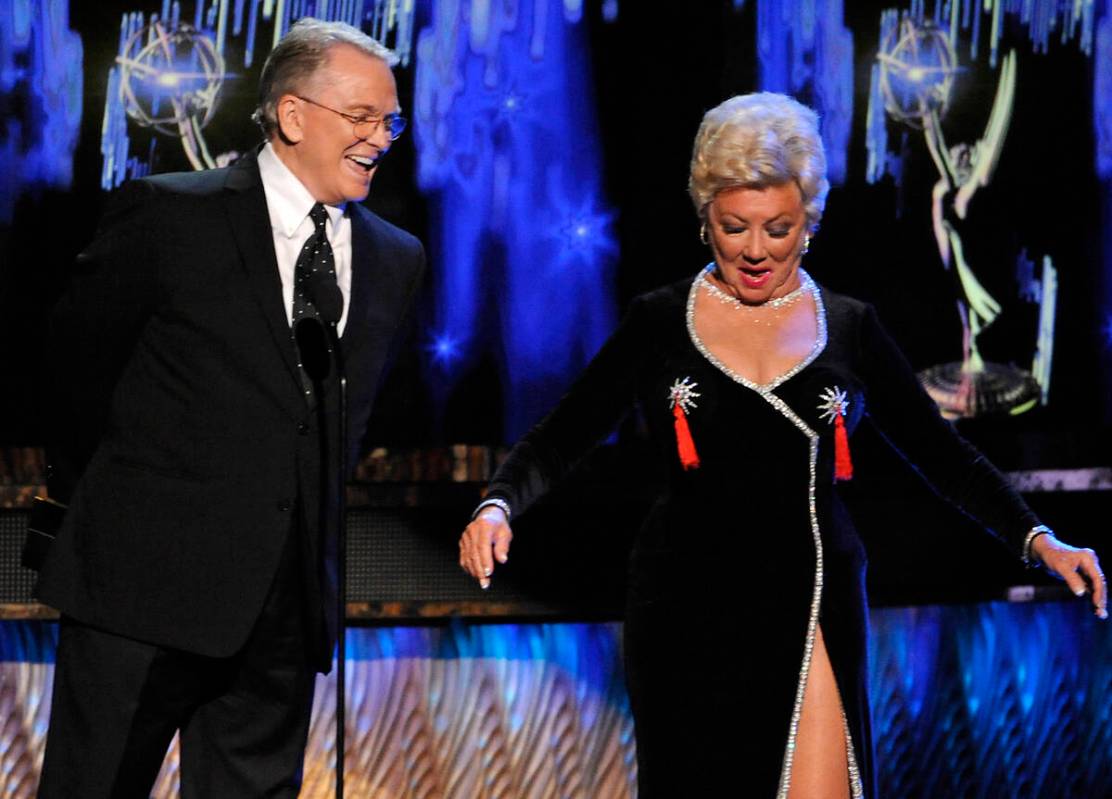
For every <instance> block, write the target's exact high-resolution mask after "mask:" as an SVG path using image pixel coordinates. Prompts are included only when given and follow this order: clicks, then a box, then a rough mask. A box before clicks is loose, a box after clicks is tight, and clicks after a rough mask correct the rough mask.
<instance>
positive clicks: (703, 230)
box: [699, 222, 710, 244]
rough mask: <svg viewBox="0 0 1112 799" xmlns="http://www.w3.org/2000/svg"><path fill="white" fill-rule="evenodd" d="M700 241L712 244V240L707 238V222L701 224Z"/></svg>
mask: <svg viewBox="0 0 1112 799" xmlns="http://www.w3.org/2000/svg"><path fill="white" fill-rule="evenodd" d="M699 241H701V242H703V244H710V241H708V240H707V223H706V222H703V224H701V225H700V226H699Z"/></svg>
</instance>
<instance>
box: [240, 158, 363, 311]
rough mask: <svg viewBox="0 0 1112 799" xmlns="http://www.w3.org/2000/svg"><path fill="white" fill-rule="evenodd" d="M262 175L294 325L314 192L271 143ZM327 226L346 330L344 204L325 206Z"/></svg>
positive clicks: (262, 162) (348, 271) (262, 160)
mask: <svg viewBox="0 0 1112 799" xmlns="http://www.w3.org/2000/svg"><path fill="white" fill-rule="evenodd" d="M259 175H260V176H261V177H262V180H263V192H264V193H265V194H266V209H267V212H268V213H269V214H270V230H271V233H272V235H273V237H274V255H275V256H277V258H278V276H279V277H280V278H281V279H282V301H283V302H284V303H285V306H286V321H288V322H289V323H290V325H291V326H292V325H293V282H294V268H295V267H296V266H297V256H298V254H299V253H300V252H301V247H302V245H304V244H305V242H306V240H307V239H308V238H309V237H310V236H311V235H313V220H312V219H310V218H309V211H310V210H312V208H313V206H314V205H315V204H316V200H314V199H313V195H311V194H310V193H309V190H308V189H307V188H305V184H303V183H302V182H301V181H300V180H298V178H297V176H296V175H294V173H293V172H291V171H290V168H289V167H288V166H286V165H285V164H284V163H282V159H281V158H279V157H278V154H277V153H275V152H274V149H273V148H272V147H271V146H270V144H269V143H267V144H266V146H264V147H263V149H262V150H261V151H260V152H259ZM324 208H325V210H326V211H328V226H327V231H326V235H327V236H328V243H329V244H331V245H332V255H333V262H334V264H335V267H336V282H337V283H338V284H339V286H340V292H341V293H342V294H343V296H344V310H343V313H342V314H341V315H340V324H339V328H338V330H339V332H340V333H343V332H344V325H345V324H346V323H347V310H348V305H349V304H350V299H351V220H350V219H349V218H348V215H347V212H346V209H345V206H344V205H339V206H336V205H326V206H324Z"/></svg>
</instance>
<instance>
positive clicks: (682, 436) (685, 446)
mask: <svg viewBox="0 0 1112 799" xmlns="http://www.w3.org/2000/svg"><path fill="white" fill-rule="evenodd" d="M672 416H674V417H675V422H676V449H677V450H678V451H679V455H680V463H682V464H683V468H684V470H685V471H687V470H690V469H698V468H699V453H698V452H696V451H695V442H694V441H693V440H692V439H691V428H690V427H688V426H687V414H686V413H684V412H683V408H682V407H681V406H680V404H679V403H678V402H677V403H676V404H675V405H673V406H672Z"/></svg>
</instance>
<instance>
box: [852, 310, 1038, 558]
mask: <svg viewBox="0 0 1112 799" xmlns="http://www.w3.org/2000/svg"><path fill="white" fill-rule="evenodd" d="M857 363H858V364H859V368H860V370H861V373H862V375H863V376H864V380H865V386H866V401H865V405H866V415H867V419H868V421H870V422H871V423H872V424H873V426H874V428H875V429H876V430H877V431H878V432H879V433H880V435H881V437H882V438H884V439H885V440H886V441H887V442H888V444H889V445H890V446H891V447H892V448H893V449H894V450H895V451H896V452H897V453H899V454H900V455H901V456H902V457H903V458H904V460H906V461H907V462H908V463H909V464H910V465H911V466H912V468H914V469H915V470H916V472H918V474H919V475H920V476H921V477H922V478H923V479H924V480H925V481H926V482H927V484H928V485H930V486H931V488H932V489H933V490H934V491H935V492H936V493H937V494H938V495H939V496H941V497H942V498H943V499H945V500H947V501H948V502H949V503H951V504H952V505H954V506H955V507H956V508H958V509H959V510H961V511H962V512H963V513H965V514H966V515H968V516H969V517H971V518H972V519H973V520H974V521H975V522H977V523H978V524H980V525H981V526H982V527H984V528H985V529H986V530H987V531H988V532H990V533H991V534H992V535H994V536H995V537H996V538H998V539H999V540H1000V541H1001V542H1002V543H1004V544H1005V545H1006V546H1007V547H1008V549H1010V550H1011V551H1012V552H1013V553H1014V554H1015V555H1016V556H1017V557H1021V558H1022V557H1023V555H1024V552H1023V545H1024V541H1025V539H1026V537H1027V533H1028V532H1029V531H1030V530H1031V528H1032V527H1034V526H1035V525H1037V524H1038V523H1039V520H1038V518H1037V517H1036V516H1035V514H1034V513H1033V512H1032V511H1031V509H1030V508H1028V507H1027V504H1026V503H1025V502H1024V501H1023V498H1022V497H1020V495H1019V493H1018V492H1017V491H1016V490H1015V489H1014V488H1012V486H1011V484H1010V483H1009V482H1008V480H1007V478H1005V477H1004V475H1003V474H1001V473H1000V471H999V470H998V469H997V468H996V467H995V466H993V465H992V464H991V463H990V462H989V461H988V459H987V458H986V457H985V456H984V455H983V454H981V453H980V452H979V451H978V450H977V449H976V448H975V447H974V446H973V445H972V444H970V443H969V442H968V441H966V440H965V439H964V438H962V437H961V435H960V434H958V432H957V431H956V430H955V429H954V427H953V425H951V424H950V422H948V421H946V420H945V419H944V418H942V415H941V414H940V413H939V411H938V407H937V405H936V404H935V402H934V400H932V399H931V398H930V396H929V395H928V394H927V392H926V391H925V390H924V389H923V387H922V386H921V385H920V383H919V379H918V377H917V376H916V375H915V372H914V371H913V370H912V368H911V365H910V364H909V363H908V362H907V359H906V358H905V357H904V355H903V353H902V352H900V350H899V348H898V347H897V346H896V344H895V342H893V341H892V339H891V337H890V336H889V335H888V333H887V332H885V330H884V329H883V328H882V327H881V325H880V321H879V319H878V318H877V314H876V311H875V310H874V309H873V308H872V306H867V307H866V309H865V312H864V315H863V317H862V319H861V325H860V330H859V338H858V353H857Z"/></svg>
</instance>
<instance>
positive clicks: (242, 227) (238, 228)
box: [224, 153, 304, 416]
mask: <svg viewBox="0 0 1112 799" xmlns="http://www.w3.org/2000/svg"><path fill="white" fill-rule="evenodd" d="M224 186H225V189H226V190H227V191H225V193H224V202H225V208H226V210H227V213H228V221H229V222H230V224H231V227H232V235H233V237H234V238H235V241H236V246H237V247H238V249H239V254H240V259H241V261H242V263H243V268H244V270H245V271H246V273H247V280H248V284H249V285H250V287H251V293H252V295H253V297H254V299H255V302H256V304H257V305H258V307H259V310H260V311H261V312H262V315H263V317H264V318H265V319H266V324H267V327H268V328H269V330H270V333H271V336H272V338H273V340H274V346H275V347H277V348H278V351H279V352H280V353H281V356H282V360H283V362H284V363H285V365H286V371H287V372H288V377H289V380H290V386H291V388H293V389H294V391H293V392H292V393H291V394H290V395H289V396H290V397H296V398H297V399H298V401H299V404H297V405H296V406H292V407H291V410H292V412H293V413H294V415H298V416H299V415H303V414H304V402H303V401H302V398H301V376H300V372H299V371H298V367H297V354H296V347H295V346H294V343H293V340H292V337H291V333H290V325H289V321H288V319H287V318H286V309H285V305H284V301H283V299H282V279H281V277H280V276H279V274H278V260H277V258H276V257H275V255H274V235H273V233H272V232H271V228H270V216H269V214H268V213H267V207H266V194H265V193H264V192H263V184H262V179H261V178H260V177H259V167H258V164H257V162H256V160H255V154H253V153H252V154H249V155H246V156H244V157H243V158H241V159H240V160H239V161H237V162H236V163H235V165H234V166H233V167H232V168H231V169H229V170H228V179H227V181H226V182H225V184H224ZM291 405H292V403H291Z"/></svg>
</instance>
